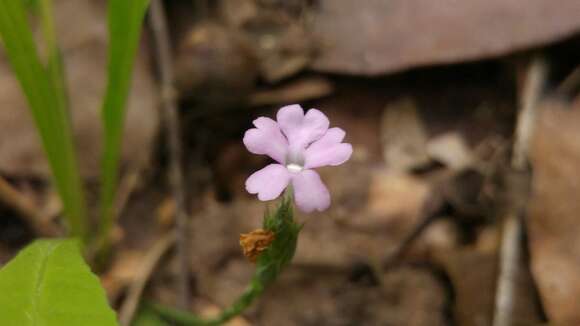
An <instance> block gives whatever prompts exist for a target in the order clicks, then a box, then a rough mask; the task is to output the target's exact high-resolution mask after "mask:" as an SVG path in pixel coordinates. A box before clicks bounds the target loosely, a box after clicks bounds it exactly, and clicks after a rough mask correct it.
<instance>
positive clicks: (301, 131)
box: [276, 104, 330, 149]
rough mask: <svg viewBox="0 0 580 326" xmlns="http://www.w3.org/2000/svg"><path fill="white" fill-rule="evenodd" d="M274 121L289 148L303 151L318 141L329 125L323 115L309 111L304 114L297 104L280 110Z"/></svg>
mask: <svg viewBox="0 0 580 326" xmlns="http://www.w3.org/2000/svg"><path fill="white" fill-rule="evenodd" d="M276 120H277V121H278V124H279V125H280V129H282V132H283V133H284V134H285V135H286V138H287V139H288V143H289V144H290V147H291V148H294V149H304V148H305V147H306V146H308V145H309V144H311V143H312V142H314V141H316V140H318V139H320V137H322V136H323V135H324V133H326V131H327V130H328V126H329V124H330V122H329V121H328V118H327V117H326V116H325V115H324V113H322V112H320V111H318V110H316V109H310V110H308V112H306V114H304V110H302V107H301V106H300V105H298V104H294V105H288V106H285V107H283V108H281V109H280V110H279V111H278V114H277V115H276Z"/></svg>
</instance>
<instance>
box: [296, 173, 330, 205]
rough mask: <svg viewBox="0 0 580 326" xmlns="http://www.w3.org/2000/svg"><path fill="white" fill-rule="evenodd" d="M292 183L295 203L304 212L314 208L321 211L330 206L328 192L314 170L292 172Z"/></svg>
mask: <svg viewBox="0 0 580 326" xmlns="http://www.w3.org/2000/svg"><path fill="white" fill-rule="evenodd" d="M292 185H293V187H294V199H295V200H296V205H297V206H298V208H300V210H301V211H303V212H304V213H310V212H312V211H314V210H318V211H320V212H322V211H324V210H326V209H327V208H328V207H329V206H330V193H328V189H326V186H325V185H324V183H322V180H320V176H319V175H318V173H316V172H315V171H313V170H304V171H302V172H300V173H297V174H293V175H292Z"/></svg>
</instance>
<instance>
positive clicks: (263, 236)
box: [240, 229, 276, 263]
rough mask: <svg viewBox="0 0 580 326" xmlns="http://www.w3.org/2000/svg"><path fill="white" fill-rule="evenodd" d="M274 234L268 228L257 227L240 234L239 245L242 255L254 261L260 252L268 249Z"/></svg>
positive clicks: (274, 236)
mask: <svg viewBox="0 0 580 326" xmlns="http://www.w3.org/2000/svg"><path fill="white" fill-rule="evenodd" d="M275 238H276V235H275V234H274V232H272V231H270V230H263V229H257V230H254V231H252V232H250V233H244V234H240V246H241V247H242V251H243V252H244V256H246V258H248V260H249V261H251V262H252V263H255V262H256V260H257V259H258V257H259V256H260V254H261V253H262V252H263V251H264V250H266V249H268V246H270V244H271V243H272V241H274V239H275Z"/></svg>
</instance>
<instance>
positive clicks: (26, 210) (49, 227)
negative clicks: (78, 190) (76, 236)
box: [0, 177, 62, 237]
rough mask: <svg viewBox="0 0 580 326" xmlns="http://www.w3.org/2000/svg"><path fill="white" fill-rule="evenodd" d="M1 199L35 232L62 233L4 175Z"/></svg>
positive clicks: (52, 235)
mask: <svg viewBox="0 0 580 326" xmlns="http://www.w3.org/2000/svg"><path fill="white" fill-rule="evenodd" d="M0 201H1V202H2V203H4V204H5V205H7V206H9V207H11V208H12V209H14V210H15V211H16V212H17V213H18V215H19V216H20V217H21V218H22V219H23V220H24V221H25V222H26V224H27V225H29V226H30V227H31V228H32V230H33V231H34V233H35V234H37V235H39V236H42V237H56V236H59V235H61V234H62V232H61V230H59V229H58V227H57V226H56V225H54V224H53V223H52V222H51V221H50V220H49V219H48V218H47V217H46V216H44V215H42V214H40V213H39V212H38V211H39V210H38V208H37V207H35V205H34V204H33V203H32V202H31V201H30V200H28V198H26V197H24V196H23V195H22V194H21V193H20V192H18V190H16V189H14V187H12V185H10V183H8V181H6V180H5V179H4V178H2V177H0Z"/></svg>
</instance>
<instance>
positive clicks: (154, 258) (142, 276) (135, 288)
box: [119, 233, 175, 326]
mask: <svg viewBox="0 0 580 326" xmlns="http://www.w3.org/2000/svg"><path fill="white" fill-rule="evenodd" d="M174 243H175V234H172V233H169V234H167V235H165V236H164V237H162V238H161V239H159V240H157V242H156V243H155V245H153V248H152V249H151V250H149V251H148V252H147V255H146V256H145V257H144V258H143V264H142V265H141V266H139V268H137V270H138V271H139V274H138V275H137V277H135V279H134V280H133V282H132V283H131V284H130V285H129V290H128V291H127V298H126V299H125V301H124V302H123V306H122V307H121V309H120V312H119V320H120V322H121V325H123V326H129V325H131V322H132V321H133V317H134V316H135V311H137V307H138V306H139V301H140V299H141V295H142V294H143V290H144V289H145V286H146V285H147V281H148V280H149V278H150V277H151V274H152V273H153V271H154V270H155V267H156V266H157V264H158V263H159V260H161V258H162V257H163V255H164V254H165V253H166V252H167V251H168V250H169V249H170V248H171V247H172V246H173V244H174Z"/></svg>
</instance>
